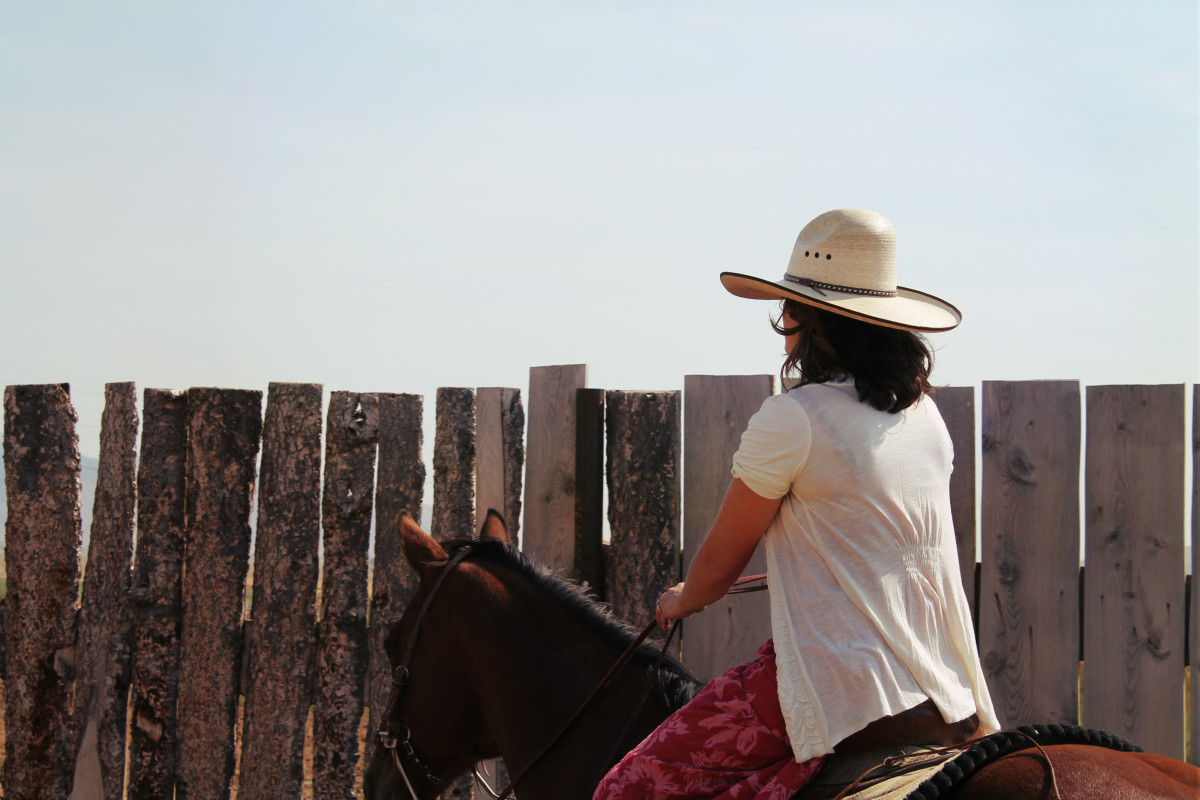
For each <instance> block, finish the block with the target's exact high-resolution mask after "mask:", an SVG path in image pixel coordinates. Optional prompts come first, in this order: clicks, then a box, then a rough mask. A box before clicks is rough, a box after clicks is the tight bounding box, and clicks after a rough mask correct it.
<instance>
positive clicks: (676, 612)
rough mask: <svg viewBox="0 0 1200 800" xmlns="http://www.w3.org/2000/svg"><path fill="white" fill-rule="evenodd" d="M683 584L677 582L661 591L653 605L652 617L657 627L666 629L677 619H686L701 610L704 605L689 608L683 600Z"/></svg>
mask: <svg viewBox="0 0 1200 800" xmlns="http://www.w3.org/2000/svg"><path fill="white" fill-rule="evenodd" d="M683 588H684V584H682V583H677V584H675V585H674V586H672V587H671V588H670V589H667V590H666V591H665V592H663V593H662V596H661V597H659V598H658V603H656V604H655V606H654V618H655V619H656V620H657V621H658V627H660V628H662V629H663V630H664V631H667V630H669V629H670V627H671V623H672V622H674V621H675V620H677V619H687V618H688V617H690V616H691V615H692V614H695V613H696V612H697V611H703V610H704V606H701V607H700V608H689V607H688V605H687V603H686V601H685V600H684V593H683Z"/></svg>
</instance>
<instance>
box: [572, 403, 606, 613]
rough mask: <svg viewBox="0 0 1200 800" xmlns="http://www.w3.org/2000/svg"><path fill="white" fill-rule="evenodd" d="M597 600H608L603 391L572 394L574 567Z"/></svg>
mask: <svg viewBox="0 0 1200 800" xmlns="http://www.w3.org/2000/svg"><path fill="white" fill-rule="evenodd" d="M572 574H573V575H574V577H575V579H576V580H577V581H579V583H580V584H581V585H583V586H585V587H587V589H588V591H590V592H591V593H592V594H593V595H595V596H596V598H598V599H600V600H605V599H607V598H608V584H607V576H606V575H605V555H604V390H603V389H576V390H575V566H574V569H573V570H572Z"/></svg>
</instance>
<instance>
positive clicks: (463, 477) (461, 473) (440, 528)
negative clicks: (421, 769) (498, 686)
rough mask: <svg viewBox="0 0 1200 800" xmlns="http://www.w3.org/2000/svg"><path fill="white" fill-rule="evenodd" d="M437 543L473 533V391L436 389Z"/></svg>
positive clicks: (464, 790) (469, 783) (460, 788)
mask: <svg viewBox="0 0 1200 800" xmlns="http://www.w3.org/2000/svg"><path fill="white" fill-rule="evenodd" d="M430 528H431V529H432V530H431V531H430V532H431V533H432V534H433V536H434V537H436V538H437V539H439V540H442V541H446V540H448V539H464V538H472V537H474V536H475V535H476V530H475V392H474V391H473V390H471V389H463V388H440V389H438V390H437V423H436V431H435V433H434V438H433V516H432V520H431V523H430ZM474 790H475V781H474V779H473V778H471V777H470V776H463V777H461V778H459V779H458V780H456V781H454V782H453V783H452V784H451V785H450V786H449V788H447V789H445V790H443V791H442V794H441V797H443V798H446V800H470V798H471V797H474Z"/></svg>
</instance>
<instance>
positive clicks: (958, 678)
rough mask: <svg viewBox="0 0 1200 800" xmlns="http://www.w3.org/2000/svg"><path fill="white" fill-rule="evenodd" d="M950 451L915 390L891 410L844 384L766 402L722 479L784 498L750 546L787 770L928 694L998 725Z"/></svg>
mask: <svg viewBox="0 0 1200 800" xmlns="http://www.w3.org/2000/svg"><path fill="white" fill-rule="evenodd" d="M952 453H953V449H952V445H951V442H950V436H949V434H948V433H947V432H946V426H945V423H943V422H942V418H941V415H940V414H939V413H938V410H937V406H936V405H935V404H934V403H933V401H932V400H930V399H929V398H928V397H924V398H922V399H921V400H920V402H918V403H916V404H915V405H913V406H910V407H909V408H907V409H905V410H904V411H901V412H900V413H898V414H889V413H887V412H884V411H878V410H876V409H874V408H872V407H871V406H869V405H868V404H866V403H862V402H859V400H858V394H857V392H856V391H855V389H854V384H853V383H852V382H846V383H826V384H810V385H807V386H802V387H798V388H796V389H793V390H791V391H790V392H788V393H786V394H780V395H775V396H773V397H769V398H767V400H766V402H764V403H763V405H762V408H761V409H760V410H759V411H758V413H756V414H755V415H754V417H753V418H752V419H751V420H750V425H749V427H748V428H747V430H746V432H745V433H744V434H742V441H741V447H740V448H739V450H738V452H737V454H736V455H735V456H734V461H733V475H734V477H737V478H740V479H741V480H742V481H743V482H744V483H745V484H746V485H747V486H748V487H749V488H750V489H751V490H753V491H754V492H755V493H757V494H758V495H760V496H762V497H768V498H777V497H782V498H784V501H783V503H782V504H781V505H780V507H779V513H778V514H777V515H776V516H775V519H774V520H773V521H772V523H771V525H770V527H769V528H768V529H767V533H766V536H765V538H764V546H765V548H766V553H767V571H768V576H769V577H768V581H769V583H770V587H771V632H772V635H773V637H774V639H775V655H776V661H777V665H778V669H779V702H780V705H781V706H782V708H783V714H784V718H785V720H786V722H787V732H788V736H789V738H790V739H791V743H792V750H793V751H794V753H795V756H796V759H797V760H798V761H804V760H806V759H809V758H812V757H814V756H819V755H822V754H825V753H829V752H832V751H833V746H834V745H835V744H837V743H838V742H839V741H841V740H842V739H844V738H846V737H847V736H849V735H850V734H852V733H854V732H856V731H858V730H861V729H862V728H864V727H865V726H866V725H867V724H868V723H870V722H872V721H873V720H876V719H879V718H880V717H884V716H890V715H894V714H898V713H900V712H901V711H904V710H906V709H908V708H912V707H913V706H915V705H917V704H919V703H921V702H924V700H925V699H926V698H929V699H931V700H933V702H934V703H935V704H936V705H937V707H938V709H939V710H940V711H941V714H942V717H943V718H944V719H945V720H946V721H947V722H957V721H958V720H961V719H964V718H966V717H969V716H970V715H971V714H974V713H978V714H979V718H980V722H981V723H982V724H983V725H984V726H985V727H988V728H991V729H998V728H999V727H1000V725H999V722H998V721H997V720H996V714H995V711H994V710H993V708H992V701H991V697H990V696H989V695H988V689H987V684H986V683H985V681H984V677H983V669H982V667H981V665H980V663H979V652H978V650H977V648H976V645H975V637H974V633H973V631H972V625H971V615H970V610H969V608H968V606H967V599H966V595H965V594H964V592H963V587H962V580H961V578H960V576H959V572H958V556H957V550H956V546H955V542H954V529H953V526H952V524H951V519H950V471H951V456H952Z"/></svg>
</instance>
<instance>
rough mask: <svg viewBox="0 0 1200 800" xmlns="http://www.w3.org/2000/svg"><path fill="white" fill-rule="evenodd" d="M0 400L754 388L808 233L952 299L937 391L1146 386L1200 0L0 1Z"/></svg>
mask: <svg viewBox="0 0 1200 800" xmlns="http://www.w3.org/2000/svg"><path fill="white" fill-rule="evenodd" d="M0 121H2V124H0V319H3V323H4V330H3V335H2V336H0V384H3V385H8V384H16V383H43V382H59V381H66V382H70V383H71V386H72V394H73V397H74V398H75V403H76V407H77V408H78V409H79V412H80V414H81V417H82V419H81V424H80V431H81V437H82V442H81V444H82V447H83V449H84V452H85V453H93V454H94V453H95V452H96V450H97V449H98V448H97V444H96V437H97V435H98V427H99V413H100V405H101V400H102V391H103V384H104V383H105V382H107V381H121V380H133V381H136V382H137V384H138V386H139V388H144V387H149V386H154V387H173V388H186V387H188V386H193V385H223V386H236V387H243V388H262V389H264V390H265V388H266V386H267V383H268V382H269V381H272V380H282V381H306V382H317V383H323V384H325V386H326V388H327V389H354V390H362V391H404V392H415V393H421V394H424V395H425V396H426V402H427V404H432V402H433V395H434V391H435V389H436V387H438V386H495V385H503V386H517V387H520V388H522V389H525V388H526V387H527V382H528V370H529V367H531V366H535V365H543V364H562V363H586V364H588V365H589V368H590V383H591V385H593V386H597V387H602V388H610V389H675V388H682V385H683V376H684V375H686V374H694V373H708V374H729V373H762V372H772V373H773V372H775V371H777V369H778V364H779V361H780V348H781V343H780V342H779V341H778V338H777V337H776V336H775V335H774V334H772V333H771V332H770V330H769V328H768V327H767V316H768V311H769V307H770V306H769V304H767V303H757V302H752V301H747V300H740V299H737V298H734V297H733V296H732V295H728V294H727V293H725V292H724V290H723V289H722V288H721V286H720V283H719V282H718V278H717V276H718V273H719V272H720V271H721V270H723V269H735V270H738V271H745V272H752V273H758V274H763V275H767V276H775V275H781V274H782V273H783V271H784V268H785V267H786V264H787V259H788V255H789V254H790V251H791V247H792V243H793V241H794V239H795V236H796V234H797V233H798V232H799V230H800V228H801V227H802V226H803V225H804V224H805V223H806V222H807V221H808V220H809V219H811V218H812V217H814V216H816V215H817V214H819V213H821V212H823V211H826V210H828V209H831V208H837V207H859V208H867V209H871V210H875V211H878V212H880V213H883V214H884V215H886V216H887V217H889V218H890V219H891V220H892V222H893V223H894V224H895V226H896V228H897V232H898V246H899V273H900V282H901V283H902V284H903V285H907V286H911V287H915V288H920V289H923V290H926V291H930V292H933V293H935V294H939V295H941V296H943V297H945V298H946V299H948V300H950V301H951V302H953V303H955V304H956V305H958V306H959V307H960V308H961V309H962V310H963V312H964V316H965V321H964V323H963V325H962V326H961V328H960V329H958V330H957V331H955V332H953V333H950V334H945V335H940V336H936V337H934V341H935V344H937V345H938V346H939V347H940V351H939V358H940V361H939V367H938V370H937V372H936V373H935V378H936V379H937V381H938V382H939V383H948V384H955V385H963V384H978V383H979V382H980V381H983V380H991V379H1006V380H1007V379H1023V378H1077V379H1080V380H1082V381H1084V382H1086V383H1093V384H1094V383H1167V382H1170V383H1179V382H1189V383H1190V382H1194V381H1196V380H1197V377H1198V376H1200V363H1198V353H1197V339H1198V328H1200V322H1198V303H1200V277H1198V269H1197V6H1196V3H1195V2H1194V0H1183V1H1181V2H1167V1H1161V2H1160V1H1156V0H1148V1H1147V2H1139V3H1133V2H1128V0H1126V2H1119V3H1118V2H1103V1H1100V2H1097V1H1096V0H1089V2H1054V3H1047V2H1045V0H1039V1H1038V2H1002V3H996V2H987V3H984V2H961V1H959V2H950V1H949V0H948V1H947V2H907V3H905V2H896V0H888V1H887V2H883V1H875V0H872V1H864V2H841V3H831V2H823V3H816V2H738V3H733V2H725V3H718V2H706V1H705V0H689V1H688V2H653V0H649V1H648V0H639V2H624V1H623V0H618V1H617V2H607V1H606V2H591V3H583V2H562V1H561V0H560V2H512V1H511V0H498V1H497V2H491V3H486V2H478V3H470V2H327V3H297V2H286V3H283V2H279V3H273V2H272V3H267V2H251V3H245V2H238V3H223V2H215V3H181V2H154V3H150V2H145V3H133V2H101V3H96V2H88V3H84V2H78V3H61V2H45V0H38V2H27V1H26V0H9V1H8V2H5V3H3V4H0Z"/></svg>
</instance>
